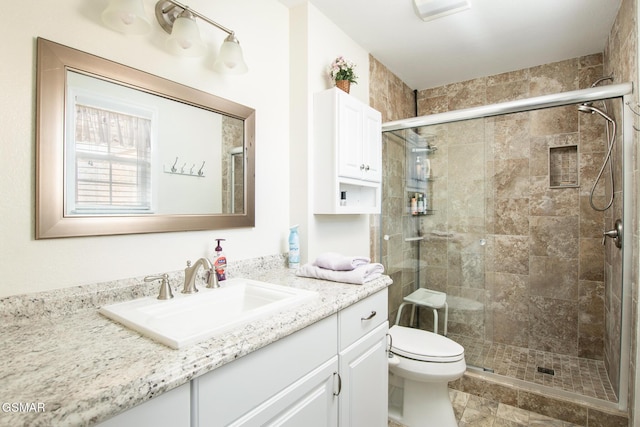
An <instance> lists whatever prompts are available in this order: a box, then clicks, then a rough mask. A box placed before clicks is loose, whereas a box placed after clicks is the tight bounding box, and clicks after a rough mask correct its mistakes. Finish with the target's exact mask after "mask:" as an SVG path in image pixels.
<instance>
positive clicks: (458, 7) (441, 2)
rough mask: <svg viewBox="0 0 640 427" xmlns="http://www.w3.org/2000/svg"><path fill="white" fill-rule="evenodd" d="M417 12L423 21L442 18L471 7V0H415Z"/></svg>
mask: <svg viewBox="0 0 640 427" xmlns="http://www.w3.org/2000/svg"><path fill="white" fill-rule="evenodd" d="M413 5H414V9H415V12H416V14H417V15H418V16H419V17H420V18H422V20H423V21H431V20H433V19H438V18H442V17H443V16H447V15H451V14H453V13H458V12H462V11H463V10H467V9H470V8H471V2H470V0H413Z"/></svg>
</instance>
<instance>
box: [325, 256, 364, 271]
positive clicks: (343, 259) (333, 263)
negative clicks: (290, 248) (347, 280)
mask: <svg viewBox="0 0 640 427" xmlns="http://www.w3.org/2000/svg"><path fill="white" fill-rule="evenodd" d="M370 262H371V258H369V257H364V256H345V255H342V254H339V253H336V252H325V253H323V254H320V255H319V256H318V258H316V262H315V263H314V264H313V265H317V266H318V267H321V268H326V269H327V270H336V271H343V270H353V269H354V268H356V267H360V266H361V265H365V264H369V263H370Z"/></svg>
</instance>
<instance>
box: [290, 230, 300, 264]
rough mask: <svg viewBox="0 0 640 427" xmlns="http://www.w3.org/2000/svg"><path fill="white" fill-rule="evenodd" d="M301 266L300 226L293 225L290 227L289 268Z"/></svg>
mask: <svg viewBox="0 0 640 427" xmlns="http://www.w3.org/2000/svg"><path fill="white" fill-rule="evenodd" d="M299 266H300V236H299V235H298V226H297V225H292V226H291V227H290V228H289V268H298V267H299Z"/></svg>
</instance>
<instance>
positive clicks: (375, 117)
mask: <svg viewBox="0 0 640 427" xmlns="http://www.w3.org/2000/svg"><path fill="white" fill-rule="evenodd" d="M363 132H364V134H363V138H362V164H363V165H365V173H364V174H363V175H362V179H365V180H367V181H373V182H381V181H382V115H381V114H380V112H379V111H377V110H374V109H373V108H368V107H367V108H365V109H364V126H363Z"/></svg>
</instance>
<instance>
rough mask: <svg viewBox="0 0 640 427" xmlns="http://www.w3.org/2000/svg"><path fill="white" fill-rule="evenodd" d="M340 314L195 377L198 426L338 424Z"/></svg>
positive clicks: (194, 404)
mask: <svg viewBox="0 0 640 427" xmlns="http://www.w3.org/2000/svg"><path fill="white" fill-rule="evenodd" d="M336 330H337V316H336V315H333V316H331V317H328V318H326V319H323V320H321V321H320V322H318V323H315V324H313V325H311V326H308V327H307V328H304V329H303V330H302V331H299V332H297V333H295V334H292V335H290V336H288V337H286V338H283V339H281V340H279V341H277V342H275V343H273V344H270V345H268V346H266V347H264V348H262V349H260V350H257V351H255V352H253V353H251V354H249V355H247V356H244V357H242V358H240V359H238V360H236V361H234V362H233V363H229V364H227V365H224V366H222V367H221V368H218V369H216V370H214V371H212V372H210V373H208V374H205V375H203V376H201V377H199V378H196V379H194V380H193V384H194V387H192V408H193V416H194V418H195V421H196V422H195V423H194V424H193V425H194V426H198V425H199V426H201V427H205V426H206V427H215V426H271V425H274V426H275V425H277V426H291V427H297V426H309V427H314V426H316V427H325V426H328V427H333V426H337V423H338V401H337V398H336V397H335V396H334V394H335V393H337V391H338V384H339V379H338V375H337V372H338V357H337V355H336V348H337V336H336Z"/></svg>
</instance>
